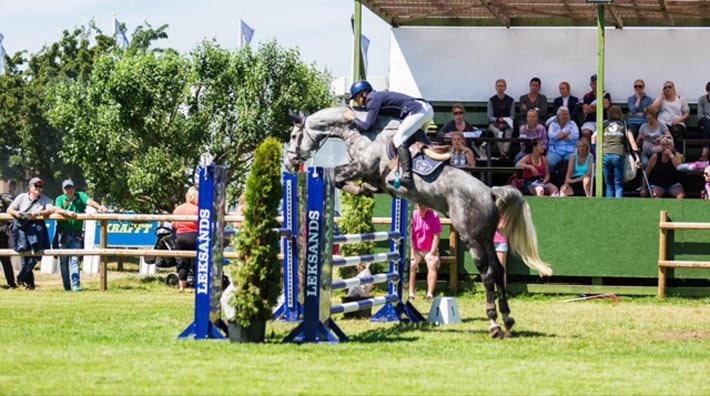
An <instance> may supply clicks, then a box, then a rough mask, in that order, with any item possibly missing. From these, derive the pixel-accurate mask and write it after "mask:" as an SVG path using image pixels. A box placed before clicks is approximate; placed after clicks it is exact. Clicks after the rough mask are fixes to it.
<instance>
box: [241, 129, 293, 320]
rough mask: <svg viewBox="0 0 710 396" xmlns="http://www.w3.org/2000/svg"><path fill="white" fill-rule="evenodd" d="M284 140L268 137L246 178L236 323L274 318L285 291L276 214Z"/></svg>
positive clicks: (280, 192)
mask: <svg viewBox="0 0 710 396" xmlns="http://www.w3.org/2000/svg"><path fill="white" fill-rule="evenodd" d="M281 154H282V147H281V143H280V142H279V141H278V140H276V139H275V138H272V137H267V138H266V139H265V140H264V142H263V143H261V144H260V145H259V146H258V147H257V149H256V152H255V154H254V161H253V164H252V168H251V172H249V176H248V177H247V181H246V190H245V199H246V205H245V206H246V208H245V210H244V223H243V225H242V228H243V231H242V232H241V233H239V234H238V235H237V243H236V250H237V252H238V258H237V266H236V268H235V269H233V271H232V275H233V276H232V278H233V279H234V283H235V285H234V286H235V288H236V291H235V293H234V296H233V297H232V299H231V300H230V304H231V305H232V306H233V307H234V308H235V310H236V316H235V322H236V323H237V324H238V325H240V326H242V327H246V326H248V325H249V323H251V322H252V321H254V320H258V319H262V320H268V319H271V315H272V311H271V310H272V307H273V306H274V305H275V304H276V300H277V298H278V296H279V294H281V263H280V261H279V258H278V254H279V240H280V237H279V235H278V234H277V233H275V232H273V231H272V229H274V228H277V227H279V223H278V222H277V221H276V216H278V214H279V202H280V201H281V198H282V195H283V193H282V191H283V187H282V185H281Z"/></svg>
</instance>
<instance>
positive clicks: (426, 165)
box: [387, 129, 449, 176]
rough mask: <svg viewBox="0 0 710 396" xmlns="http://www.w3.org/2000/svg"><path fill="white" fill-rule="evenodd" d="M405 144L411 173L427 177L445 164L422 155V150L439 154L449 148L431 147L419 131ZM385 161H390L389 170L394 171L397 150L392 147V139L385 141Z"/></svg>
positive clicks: (429, 142)
mask: <svg viewBox="0 0 710 396" xmlns="http://www.w3.org/2000/svg"><path fill="white" fill-rule="evenodd" d="M406 144H407V146H408V148H409V152H410V153H411V155H412V172H414V173H416V174H418V175H420V176H429V175H430V174H432V173H434V171H436V170H437V169H439V167H440V166H442V165H444V163H445V161H437V160H435V159H433V158H429V157H427V156H426V155H424V154H422V149H423V148H425V147H426V148H429V149H431V150H434V151H437V152H440V153H444V152H448V151H449V146H432V145H431V141H429V139H428V138H427V137H426V135H425V134H424V132H423V131H422V130H421V129H420V130H419V131H417V133H415V134H414V135H413V136H412V137H410V138H409V140H407V143H406ZM387 159H389V160H390V165H391V166H390V167H389V168H390V169H394V167H395V164H394V162H396V161H397V148H396V147H395V146H394V143H393V142H392V139H390V140H388V141H387Z"/></svg>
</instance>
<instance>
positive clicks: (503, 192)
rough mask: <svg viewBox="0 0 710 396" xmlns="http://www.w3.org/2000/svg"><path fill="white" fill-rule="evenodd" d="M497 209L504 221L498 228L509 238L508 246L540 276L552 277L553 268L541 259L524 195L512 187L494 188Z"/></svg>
mask: <svg viewBox="0 0 710 396" xmlns="http://www.w3.org/2000/svg"><path fill="white" fill-rule="evenodd" d="M492 192H493V197H494V198H495V202H496V208H498V213H500V216H501V219H503V220H502V221H501V222H500V223H499V225H498V227H499V230H500V232H501V233H502V234H503V235H505V236H506V237H507V238H508V245H509V246H510V247H511V249H512V250H513V251H514V252H515V253H517V254H518V255H519V256H520V258H521V259H523V262H524V263H525V265H527V266H528V267H530V268H532V269H534V270H536V271H537V272H538V273H539V274H540V276H550V275H552V268H550V266H549V265H548V264H547V263H545V262H544V261H542V260H541V259H540V256H539V255H538V248H537V233H536V232H535V226H534V225H533V223H532V216H531V214H530V206H529V205H528V203H527V202H525V198H523V194H522V193H520V191H519V190H517V189H515V188H513V187H511V186H500V187H493V189H492Z"/></svg>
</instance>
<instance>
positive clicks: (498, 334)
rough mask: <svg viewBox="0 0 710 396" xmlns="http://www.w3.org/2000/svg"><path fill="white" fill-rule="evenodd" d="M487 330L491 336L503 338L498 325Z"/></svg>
mask: <svg viewBox="0 0 710 396" xmlns="http://www.w3.org/2000/svg"><path fill="white" fill-rule="evenodd" d="M488 332H489V333H490V334H491V338H503V331H502V330H501V328H500V326H498V325H495V326H492V327H491V328H489V329H488Z"/></svg>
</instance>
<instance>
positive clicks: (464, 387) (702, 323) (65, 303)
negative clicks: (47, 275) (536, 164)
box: [0, 277, 710, 394]
mask: <svg viewBox="0 0 710 396" xmlns="http://www.w3.org/2000/svg"><path fill="white" fill-rule="evenodd" d="M133 283H135V284H138V285H142V286H140V287H139V288H138V289H135V290H131V289H124V288H115V289H111V290H110V291H109V292H107V293H100V292H98V291H93V290H88V291H86V292H84V293H79V294H75V293H65V292H63V291H60V290H52V289H46V290H45V289H42V290H38V291H35V292H27V291H21V290H0V301H1V302H2V303H1V304H0V339H2V340H5V341H4V342H3V343H0V355H1V356H3V357H4V358H3V359H2V360H0V384H2V386H0V394H56V393H68V392H71V393H76V394H97V393H103V394H178V393H179V394H221V393H225V392H235V393H249V394H303V393H309V394H313V393H318V394H321V393H328V394H335V393H341V394H352V393H362V394H431V393H437V394H480V393H484V392H496V393H503V392H505V393H507V394H668V393H671V394H708V393H710V385H709V383H708V381H707V379H706V376H707V372H709V371H710V300H708V299H682V298H674V299H669V300H666V301H663V302H658V301H656V300H655V299H652V298H623V300H622V301H621V302H618V303H614V302H611V301H607V300H598V301H584V302H576V303H563V302H561V300H563V299H565V298H568V297H569V296H539V295H535V296H528V295H524V296H519V297H516V298H513V299H511V300H510V305H511V309H512V310H513V313H512V314H513V316H514V317H515V318H516V320H517V321H518V323H517V325H516V330H517V337H514V338H511V339H504V340H492V339H490V338H489V336H488V331H487V328H488V322H487V319H486V318H485V311H484V296H483V295H482V294H481V293H465V294H463V295H461V296H459V297H457V303H458V307H459V310H460V312H461V316H462V318H463V323H461V324H457V325H448V326H438V327H436V326H431V325H422V324H419V325H407V324H396V323H370V322H369V321H367V320H343V319H342V318H341V317H340V316H339V315H338V316H335V320H336V322H337V323H338V325H339V326H340V327H341V328H342V329H343V331H344V332H345V333H346V334H347V335H349V336H350V337H351V341H350V342H343V343H340V344H338V345H323V344H320V345H314V344H308V345H291V344H282V343H281V342H280V341H281V339H282V338H283V337H284V336H285V335H286V334H287V333H288V332H289V331H290V330H291V329H292V328H293V327H294V325H293V324H291V323H282V322H281V323H280V322H272V323H270V324H269V325H268V328H267V343H265V344H262V345H244V344H230V343H228V342H219V341H194V340H177V339H176V338H175V337H176V336H177V334H178V333H179V332H180V331H181V330H182V329H183V328H184V327H185V326H187V324H188V323H189V322H190V321H191V317H192V309H193V300H194V295H193V294H191V293H185V294H178V293H177V292H175V290H174V289H169V288H167V287H164V286H161V285H160V283H159V282H156V283H148V285H149V286H148V290H146V289H145V288H144V287H145V286H144V285H145V284H146V283H143V282H142V281H141V280H140V278H139V277H135V279H132V278H127V279H124V280H120V281H117V284H119V285H121V284H123V285H127V284H133ZM414 304H415V305H416V306H417V307H418V308H419V310H420V311H421V312H422V313H423V314H424V315H425V316H426V314H427V312H428V309H429V303H428V302H426V301H424V300H420V299H417V300H416V301H415V302H414Z"/></svg>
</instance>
